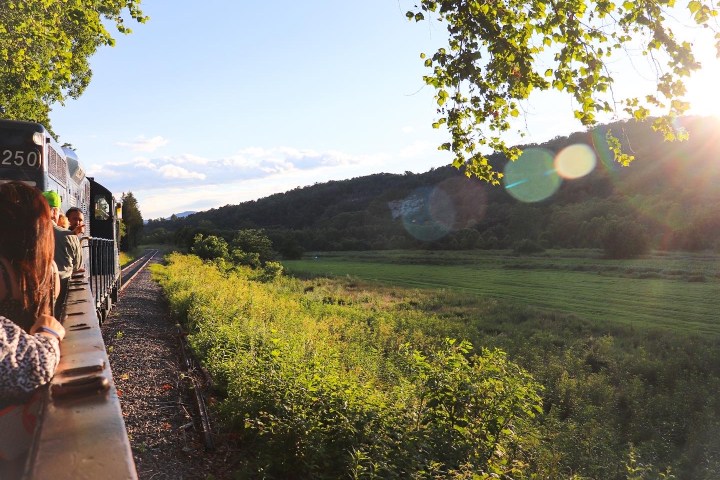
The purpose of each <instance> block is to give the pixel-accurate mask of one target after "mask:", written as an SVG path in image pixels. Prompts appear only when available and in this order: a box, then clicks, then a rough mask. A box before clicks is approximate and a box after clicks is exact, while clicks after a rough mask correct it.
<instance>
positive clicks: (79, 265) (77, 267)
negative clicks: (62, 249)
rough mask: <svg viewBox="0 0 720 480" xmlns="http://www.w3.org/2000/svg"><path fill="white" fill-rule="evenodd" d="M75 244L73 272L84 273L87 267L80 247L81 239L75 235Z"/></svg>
mask: <svg viewBox="0 0 720 480" xmlns="http://www.w3.org/2000/svg"><path fill="white" fill-rule="evenodd" d="M73 243H74V244H75V246H74V247H73V248H74V250H75V251H74V253H75V258H74V259H73V262H75V263H74V265H73V270H74V271H75V272H84V271H85V266H84V265H83V256H82V246H81V245H80V238H79V237H78V236H77V235H73Z"/></svg>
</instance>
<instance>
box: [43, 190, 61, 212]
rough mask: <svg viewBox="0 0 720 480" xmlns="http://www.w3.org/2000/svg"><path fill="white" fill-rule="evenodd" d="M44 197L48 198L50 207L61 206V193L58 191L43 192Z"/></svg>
mask: <svg viewBox="0 0 720 480" xmlns="http://www.w3.org/2000/svg"><path fill="white" fill-rule="evenodd" d="M43 197H45V200H47V202H48V205H50V208H60V195H58V193H57V192H43Z"/></svg>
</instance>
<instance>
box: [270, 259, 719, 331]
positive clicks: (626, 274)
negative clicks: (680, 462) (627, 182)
mask: <svg viewBox="0 0 720 480" xmlns="http://www.w3.org/2000/svg"><path fill="white" fill-rule="evenodd" d="M283 263H284V265H285V267H286V269H287V270H288V271H289V272H291V273H293V274H300V275H319V276H345V275H350V276H355V277H358V278H360V279H363V280H371V281H377V282H380V283H383V284H389V285H394V286H398V287H412V288H424V289H449V290H453V291H456V292H463V293H468V294H472V295H476V296H487V297H493V298H499V299H504V300H510V301H513V302H518V303H519V304H522V305H528V306H533V307H537V308H542V309H550V310H553V311H558V312H564V313H570V314H573V315H577V316H579V317H582V318H587V319H590V320H593V321H596V322H619V323H621V324H625V325H631V326H633V327H636V328H641V329H645V328H658V327H659V328H663V329H671V330H674V331H677V332H684V333H693V334H700V335H719V334H720V321H718V318H717V312H718V311H719V310H720V280H719V279H718V270H719V269H718V267H719V266H720V256H717V255H678V254H672V255H653V256H648V257H647V258H643V259H639V260H633V261H617V260H614V261H611V260H604V259H602V258H601V257H600V255H599V253H597V252H592V251H556V252H550V253H547V254H543V255H540V256H532V257H521V256H513V255H510V254H508V253H507V252H487V251H479V252H472V253H468V252H460V253H457V252H357V253H356V252H342V253H338V252H335V253H325V252H323V253H322V254H317V255H313V256H311V257H310V258H308V259H304V260H295V261H285V262H283Z"/></svg>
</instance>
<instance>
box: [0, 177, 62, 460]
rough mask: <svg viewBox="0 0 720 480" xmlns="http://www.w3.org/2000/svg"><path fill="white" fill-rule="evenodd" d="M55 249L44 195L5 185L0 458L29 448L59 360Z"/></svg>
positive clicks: (0, 240)
mask: <svg viewBox="0 0 720 480" xmlns="http://www.w3.org/2000/svg"><path fill="white" fill-rule="evenodd" d="M54 248H55V242H54V237H53V225H52V221H51V220H50V209H49V207H48V204H47V202H46V201H45V199H44V197H43V196H42V195H41V193H40V192H39V191H38V190H36V189H35V188H32V187H29V186H27V185H25V184H23V183H20V182H8V183H3V184H0V431H2V435H0V459H3V458H4V459H6V460H8V459H12V458H13V457H16V456H17V455H19V454H21V453H23V451H24V448H26V447H27V443H28V441H29V438H30V435H31V433H32V430H31V429H30V427H31V425H28V423H30V424H31V423H33V422H32V420H33V418H34V415H33V411H32V410H33V408H36V407H37V402H36V401H35V400H36V399H37V395H34V396H33V393H35V392H36V390H37V388H38V387H39V386H41V385H44V384H46V383H48V382H49V381H50V379H51V378H52V376H53V374H54V373H55V368H56V367H57V364H58V361H59V360H60V341H61V340H62V339H63V337H64V336H65V329H64V328H63V326H62V325H61V324H60V323H59V322H58V321H57V320H55V318H54V317H53V316H52V304H53V301H54V298H53V296H54V294H53V291H55V290H56V287H57V284H56V278H55V277H56V275H55V274H54V270H53V254H54ZM28 420H30V422H28ZM23 424H24V425H23ZM19 429H22V430H21V431H18V430H19ZM0 470H1V469H0Z"/></svg>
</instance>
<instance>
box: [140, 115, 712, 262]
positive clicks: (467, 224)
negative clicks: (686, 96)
mask: <svg viewBox="0 0 720 480" xmlns="http://www.w3.org/2000/svg"><path fill="white" fill-rule="evenodd" d="M678 126H679V127H680V126H682V127H684V128H685V129H686V130H687V131H688V132H689V134H690V139H689V140H688V141H685V142H672V143H668V142H664V141H663V140H662V137H661V136H660V135H659V134H657V133H655V132H653V131H652V129H651V127H650V124H649V123H635V122H628V123H616V124H611V125H609V126H603V127H600V128H597V129H595V130H593V131H592V132H582V133H575V134H572V135H570V136H569V137H557V138H555V139H553V140H552V141H550V142H547V143H544V144H542V145H526V146H525V147H524V148H526V149H528V148H542V149H544V150H547V152H549V154H546V155H547V156H548V158H551V157H552V156H554V155H555V154H557V153H559V152H561V151H562V150H563V149H564V148H566V147H568V146H571V145H586V146H588V147H589V148H588V149H587V150H590V149H592V152H593V153H594V155H595V158H596V166H595V168H594V169H593V170H592V171H591V173H589V174H587V175H585V176H584V177H581V178H576V179H567V178H566V179H563V180H562V181H561V179H560V178H559V177H557V176H556V175H555V173H554V172H551V171H549V172H546V175H547V176H548V178H550V177H552V178H554V179H555V180H556V182H555V183H558V184H559V188H557V190H556V191H554V193H552V192H546V193H542V192H541V193H540V194H536V192H534V191H533V189H532V188H530V189H529V190H527V188H529V187H528V185H530V184H529V183H528V182H529V180H532V174H528V175H527V178H525V177H522V175H521V177H517V174H516V175H515V176H516V178H520V180H519V181H515V182H514V183H511V182H509V181H508V184H509V185H511V186H512V187H514V188H515V189H516V190H514V191H513V194H514V196H513V195H511V194H510V193H508V190H507V189H506V188H504V187H502V186H498V187H493V186H490V185H487V184H485V183H483V182H479V181H477V180H474V179H468V178H465V177H464V176H463V175H462V173H460V172H459V171H458V170H456V169H455V168H452V167H443V168H438V169H433V170H431V171H429V172H426V173H422V174H413V173H410V172H408V173H406V174H404V175H394V174H387V173H380V174H375V175H369V176H365V177H359V178H354V179H351V180H343V181H331V182H327V183H322V184H316V185H313V186H310V187H304V188H297V189H294V190H291V191H288V192H285V193H281V194H276V195H271V196H269V197H266V198H262V199H260V200H257V201H250V202H245V203H241V204H239V205H226V206H224V207H220V208H216V209H212V210H209V211H205V212H199V213H195V214H193V215H190V216H188V217H186V218H173V219H170V220H165V219H161V220H151V221H150V222H148V224H147V225H146V227H145V231H146V237H147V239H148V240H149V241H171V242H176V243H179V244H185V245H188V244H189V242H191V241H192V238H193V236H194V235H195V234H196V233H203V234H215V235H223V236H226V237H228V238H229V237H230V236H232V234H233V232H234V231H236V230H239V229H247V228H258V229H263V230H265V232H266V233H267V234H268V236H269V237H270V238H271V239H272V240H273V243H274V245H275V247H276V249H277V250H278V251H280V252H281V253H284V254H285V255H286V256H294V255H297V253H298V252H299V251H300V250H301V249H302V250H306V251H308V250H363V249H389V248H391V249H403V248H437V249H470V248H511V247H513V246H517V245H518V243H519V242H520V243H523V242H524V243H525V244H536V245H537V246H541V247H545V248H548V247H591V248H599V247H602V246H603V245H602V242H603V241H604V240H605V241H607V238H608V236H609V232H611V231H612V232H615V233H616V235H619V236H620V237H621V238H624V239H625V240H626V241H628V242H629V243H631V244H632V243H633V242H639V243H640V244H641V247H642V248H649V247H654V248H666V249H686V250H699V249H706V248H715V247H716V245H717V244H718V240H716V239H718V238H720V237H718V234H720V208H719V207H720V186H719V185H720V120H718V119H714V118H707V117H703V118H700V117H688V118H684V119H682V120H681V121H679V122H678ZM608 128H610V129H612V131H613V132H614V134H615V135H616V136H618V137H619V138H620V139H621V140H622V142H623V144H624V146H625V149H626V151H627V152H629V153H631V154H633V155H635V157H636V159H635V161H634V162H633V163H632V164H631V165H630V166H629V167H621V166H619V165H617V164H615V163H614V162H613V161H612V160H611V155H610V154H609V151H608V148H607V142H606V140H605V132H606V131H607V129H608ZM528 158H529V157H528ZM533 158H534V157H533ZM491 160H492V161H493V163H494V164H495V166H496V167H497V168H498V169H500V170H502V168H503V166H504V163H505V161H504V159H503V158H500V157H497V156H495V157H493V158H492V159H491ZM538 161H541V160H538ZM550 170H552V167H551V168H550ZM548 181H549V182H550V183H553V181H552V180H548ZM541 183H542V182H541ZM546 183H547V182H546ZM546 186H547V185H546ZM523 188H525V189H526V191H528V192H530V193H531V197H532V198H530V200H532V201H519V200H517V199H516V197H517V196H518V195H517V194H516V193H517V192H519V191H521V190H522V189H523ZM541 190H542V188H541ZM550 193H552V194H550ZM546 195H549V196H547V198H544V197H545V196H546ZM520 197H521V198H524V199H525V200H528V198H525V197H526V196H523V195H520Z"/></svg>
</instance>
